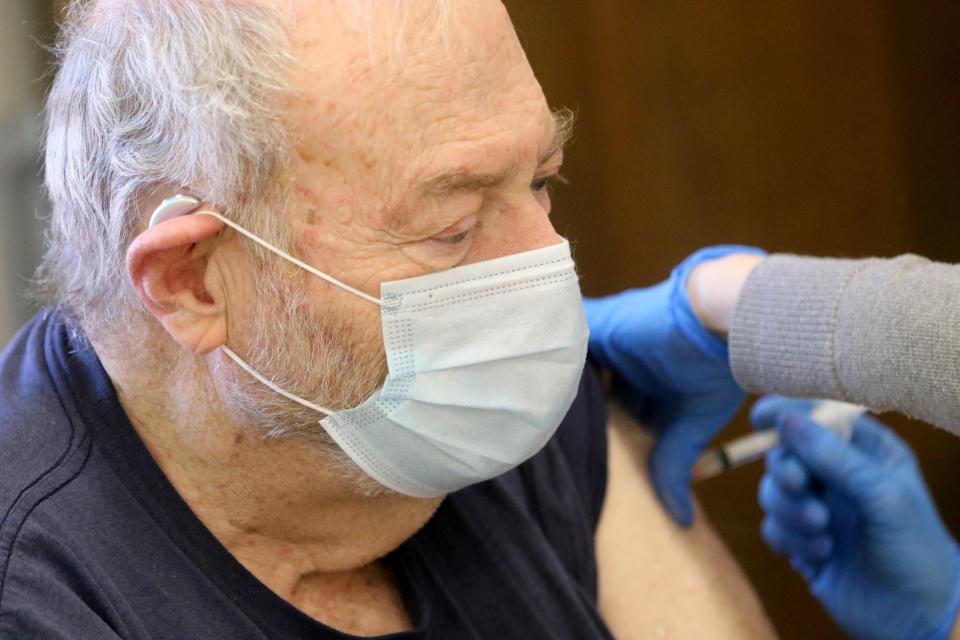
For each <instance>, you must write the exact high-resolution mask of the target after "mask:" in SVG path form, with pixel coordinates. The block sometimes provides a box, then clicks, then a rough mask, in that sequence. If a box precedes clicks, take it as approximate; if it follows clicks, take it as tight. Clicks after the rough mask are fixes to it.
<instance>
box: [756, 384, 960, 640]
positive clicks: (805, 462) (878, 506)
mask: <svg viewBox="0 0 960 640" xmlns="http://www.w3.org/2000/svg"><path fill="white" fill-rule="evenodd" d="M810 408H811V403H810V402H809V401H800V400H788V399H786V398H776V397H771V398H765V399H764V400H761V401H760V402H758V403H757V405H756V406H755V407H754V409H753V414H752V415H753V419H754V422H755V423H756V424H757V425H758V426H760V427H773V426H776V427H777V428H778V429H779V430H780V437H781V446H780V447H778V448H776V449H774V450H773V451H771V452H770V453H769V454H768V456H767V469H766V474H765V475H764V477H763V480H762V481H761V483H760V490H759V494H760V505H761V506H762V507H763V509H764V511H765V512H766V517H765V519H764V521H763V537H764V538H765V539H766V541H767V542H768V544H770V546H771V547H773V548H774V549H775V550H777V551H779V552H781V553H784V554H786V555H787V556H789V557H790V560H791V563H792V564H793V566H794V568H795V569H797V571H799V572H800V574H801V575H803V577H804V578H805V579H806V581H807V584H808V585H809V586H810V590H811V591H812V592H813V594H814V595H815V596H816V597H817V598H818V599H819V600H820V602H821V603H822V604H823V606H824V607H825V608H826V609H827V611H829V612H830V614H831V615H832V616H833V618H834V619H835V620H836V621H837V622H838V623H839V624H840V626H842V627H843V628H844V629H845V630H846V631H847V632H849V633H850V634H851V635H853V636H854V637H855V638H890V639H891V640H911V639H929V640H933V639H941V638H947V637H948V636H949V635H950V631H951V629H952V627H953V625H954V621H955V619H956V615H957V609H958V605H960V582H958V581H960V551H958V548H957V544H956V542H955V541H954V540H953V538H952V537H951V536H950V534H949V533H948V532H947V530H946V527H944V525H943V522H942V521H941V520H940V516H939V515H938V513H937V509H936V507H935V506H934V504H933V500H932V499H931V497H930V494H929V492H928V490H927V487H926V485H925V484H924V482H923V479H922V477H921V474H920V470H919V468H918V466H917V463H916V460H915V458H914V456H913V452H912V451H910V449H909V447H907V445H906V444H905V443H904V442H903V441H902V440H900V438H899V437H897V436H896V434H894V433H893V431H891V430H890V429H888V428H887V427H885V426H884V425H883V424H881V423H880V422H878V421H877V420H875V419H873V418H871V417H869V416H863V417H862V418H860V419H858V420H856V421H855V422H854V424H853V437H852V439H851V441H850V442H846V441H844V440H843V439H842V438H840V437H838V436H837V435H836V434H834V433H833V432H831V431H828V430H827V429H825V428H821V427H819V426H817V425H816V424H815V423H813V422H811V421H810V419H809V418H808V417H807V415H808V414H809V411H810Z"/></svg>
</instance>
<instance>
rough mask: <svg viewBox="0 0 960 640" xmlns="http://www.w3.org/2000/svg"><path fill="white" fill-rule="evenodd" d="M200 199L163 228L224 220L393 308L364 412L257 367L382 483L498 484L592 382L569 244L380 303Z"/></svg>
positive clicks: (161, 215) (483, 266) (398, 487)
mask: <svg viewBox="0 0 960 640" xmlns="http://www.w3.org/2000/svg"><path fill="white" fill-rule="evenodd" d="M198 206H199V201H198V200H196V199H195V198H192V197H189V196H175V197H174V198H171V199H169V200H166V201H164V203H163V204H161V205H160V207H158V208H157V210H156V211H155V212H154V215H153V218H151V226H153V225H155V224H159V223H160V222H162V221H163V220H166V219H168V218H170V217H173V216H174V215H183V214H185V213H193V214H195V215H199V214H202V215H209V216H213V217H215V218H217V219H218V220H220V221H221V222H223V223H224V224H226V225H227V226H229V227H231V228H232V229H234V230H236V231H237V232H238V233H240V234H242V235H244V236H246V237H247V238H249V239H251V240H253V241H254V242H256V243H257V244H259V245H261V246H262V247H264V248H266V249H268V250H269V251H272V252H273V253H275V254H276V255H278V256H280V257H281V258H283V259H285V260H288V261H289V262H292V263H293V264H295V265H297V266H299V267H301V268H303V269H305V270H307V271H309V272H310V273H312V274H313V275H315V276H317V277H319V278H322V279H324V280H326V281H327V282H330V283H332V284H334V285H336V286H338V287H340V288H342V289H344V290H346V291H348V292H350V293H352V294H354V295H356V296H359V297H361V298H363V299H364V300H367V301H368V302H370V303H372V304H377V305H379V306H380V311H381V313H380V317H381V323H382V328H383V341H384V348H385V351H386V355H387V367H388V373H387V377H386V379H385V380H384V383H383V386H382V387H381V388H380V389H378V390H377V391H376V392H374V393H373V395H371V396H370V398H368V399H367V400H366V401H365V402H364V403H363V404H361V405H360V406H358V407H355V408H353V409H347V410H343V411H332V410H329V409H326V408H324V407H321V406H319V405H316V404H314V403H312V402H310V401H308V400H305V399H303V398H300V397H298V396H296V395H294V394H292V393H290V392H288V391H286V390H285V389H282V388H280V387H278V386H277V385H276V384H274V383H273V382H272V381H270V380H268V379H267V378H266V377H264V376H262V375H261V374H260V373H258V372H257V371H255V370H254V369H253V368H251V367H250V366H249V365H248V364H247V363H246V362H244V361H243V360H242V359H241V358H240V357H239V356H238V355H237V354H236V353H234V352H233V351H232V350H231V349H229V348H228V347H226V346H223V347H221V349H222V350H223V351H224V353H226V355H228V356H229V357H230V358H232V359H233V360H234V361H235V362H236V363H237V364H238V365H239V366H240V367H242V368H243V369H244V370H246V371H247V372H248V373H249V374H250V375H252V376H254V377H255V378H256V379H257V380H259V381H260V382H261V383H263V384H265V385H267V386H268V387H270V388H271V389H273V390H274V391H275V392H277V393H280V394H282V395H284V396H286V397H287V398H289V399H291V400H293V401H295V402H298V403H300V404H301V405H303V406H306V407H309V408H311V409H313V410H315V411H317V413H319V414H323V415H324V416H325V417H324V418H322V419H321V420H320V425H321V426H322V427H323V428H324V429H325V430H326V431H327V433H329V434H330V436H331V437H332V438H333V439H334V441H336V443H337V444H338V445H339V446H340V447H341V448H342V449H343V450H344V451H345V452H346V453H347V455H349V456H350V458H351V459H352V460H353V461H354V462H355V463H356V464H357V466H359V467H360V468H361V469H363V470H364V471H365V472H366V473H367V474H369V475H370V476H371V477H373V478H374V479H375V480H377V481H378V482H380V483H381V484H383V485H385V486H387V487H389V488H390V489H393V490H394V491H397V492H399V493H402V494H406V495H409V496H414V497H418V498H432V497H437V496H441V495H444V494H447V493H450V492H452V491H456V490H458V489H461V488H463V487H466V486H468V485H471V484H474V483H477V482H482V481H484V480H488V479H490V478H493V477H495V476H498V475H500V474H502V473H504V472H505V471H508V470H510V469H512V468H513V467H515V466H517V465H519V464H520V463H522V462H523V461H525V460H527V459H528V458H530V457H531V456H533V455H534V454H535V453H537V452H538V451H539V450H540V449H541V448H542V447H543V446H544V445H545V444H546V443H547V441H548V440H549V439H550V437H551V436H552V435H553V434H554V432H555V431H556V429H557V427H558V426H559V424H560V422H561V420H562V419H563V417H564V415H566V413H567V411H568V410H569V408H570V406H571V404H572V403H573V400H574V398H575V397H576V394H577V389H578V387H579V382H580V377H581V374H582V373H583V367H584V362H585V359H586V354H587V338H588V331H587V324H586V320H585V318H584V314H583V308H582V304H581V294H580V286H579V280H578V278H577V274H576V270H575V268H574V263H573V259H572V258H571V256H570V245H569V243H567V241H566V240H562V241H561V242H559V243H558V244H555V245H552V246H548V247H544V248H541V249H535V250H533V251H527V252H524V253H518V254H514V255H510V256H505V257H502V258H497V259H494V260H487V261H484V262H478V263H474V264H469V265H465V266H461V267H455V268H453V269H448V270H446V271H439V272H436V273H430V274H427V275H423V276H417V277H414V278H407V279H405V280H396V281H389V282H384V283H382V284H381V285H380V298H375V297H373V296H370V295H368V294H366V293H364V292H362V291H359V290H357V289H355V288H353V287H350V286H349V285H346V284H344V283H342V282H340V281H339V280H337V279H335V278H332V277H331V276H329V275H327V274H324V273H322V272H320V271H318V270H316V269H315V268H313V267H311V266H310V265H308V264H306V263H304V262H302V261H301V260H298V259H296V258H294V257H293V256H290V255H288V254H287V253H285V252H283V251H282V250H280V249H279V248H277V247H274V246H273V245H271V244H269V243H267V242H266V241H264V240H263V239H261V238H259V237H257V236H255V235H253V234H252V233H250V232H248V231H247V230H246V229H243V228H242V227H240V226H239V225H237V224H236V223H234V222H232V221H231V220H228V219H227V218H225V217H224V216H222V215H221V214H219V213H216V212H214V211H198V210H196V208H197V207H198Z"/></svg>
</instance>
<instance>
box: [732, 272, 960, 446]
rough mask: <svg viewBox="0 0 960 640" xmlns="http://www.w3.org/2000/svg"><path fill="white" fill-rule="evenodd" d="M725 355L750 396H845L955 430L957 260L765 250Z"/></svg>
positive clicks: (959, 356)
mask: <svg viewBox="0 0 960 640" xmlns="http://www.w3.org/2000/svg"><path fill="white" fill-rule="evenodd" d="M730 360H731V366H732V368H733V373H734V376H735V377H736V378H737V381H738V382H740V384H741V385H742V386H743V387H744V388H745V389H747V390H749V391H753V392H755V393H780V394H784V395H790V396H803V397H821V398H834V399H838V400H846V401H848V402H855V403H858V404H864V405H866V406H868V407H870V408H871V409H874V410H877V411H886V410H895V411H899V412H901V413H905V414H907V415H909V416H912V417H914V418H919V419H921V420H924V421H926V422H929V423H931V424H935V425H937V426H940V427H943V428H945V429H949V430H950V431H953V432H954V433H957V434H960V266H955V265H947V264H940V263H935V262H930V261H929V260H926V259H924V258H920V257H917V256H910V255H907V256H901V257H899V258H896V259H892V260H833V259H819V258H804V257H799V256H790V255H774V256H771V257H769V258H767V259H766V260H764V261H763V262H762V263H760V264H759V265H758V266H757V267H756V268H755V269H754V270H753V272H752V273H751V274H750V277H749V278H748V279H747V282H746V284H745V285H744V288H743V291H742V293H741V295H740V299H739V301H738V303H737V308H736V311H735V312H734V318H733V324H732V326H731V331H730Z"/></svg>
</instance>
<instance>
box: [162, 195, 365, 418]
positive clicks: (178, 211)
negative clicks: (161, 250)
mask: <svg viewBox="0 0 960 640" xmlns="http://www.w3.org/2000/svg"><path fill="white" fill-rule="evenodd" d="M199 204H200V201H199V200H197V199H196V198H194V197H193V196H188V195H184V194H178V195H175V196H173V197H171V198H167V199H166V200H164V201H163V202H162V203H160V206H158V207H157V208H156V210H155V211H154V212H153V215H152V216H151V218H150V226H151V227H155V226H156V225H158V224H160V223H162V222H165V221H167V220H169V219H171V218H176V217H178V216H182V215H186V214H195V215H205V216H210V217H212V218H216V219H217V220H219V221H220V222H222V223H223V224H225V225H227V226H228V227H230V228H231V229H233V230H234V231H236V232H237V233H239V234H241V235H243V236H245V237H247V238H249V239H250V240H252V241H254V242H256V243H257V244H259V245H260V246H261V247H263V248H264V249H266V250H268V251H271V252H273V253H275V254H276V255H278V256H280V257H281V258H283V259H284V260H286V261H288V262H291V263H293V264H295V265H297V266H298V267H300V268H301V269H304V270H305V271H308V272H309V273H312V274H313V275H315V276H317V277H318V278H321V279H322V280H326V281H327V282H329V283H330V284H332V285H335V286H337V287H340V288H341V289H344V290H345V291H348V292H350V293H352V294H354V295H356V296H359V297H361V298H363V299H364V300H367V301H368V302H372V303H373V304H375V305H378V306H382V305H383V303H382V302H381V300H380V299H379V298H374V297H373V296H371V295H368V294H366V293H364V292H363V291H360V290H359V289H356V288H354V287H351V286H350V285H348V284H346V283H344V282H340V281H339V280H337V279H336V278H334V277H332V276H328V275H327V274H325V273H323V272H322V271H318V270H317V269H315V268H313V267H311V266H310V265H308V264H307V263H306V262H304V261H302V260H300V259H298V258H295V257H293V256H291V255H290V254H288V253H287V252H286V251H283V250H282V249H280V248H279V247H275V246H273V245H272V244H270V243H269V242H267V241H266V240H263V239H261V238H259V237H257V236H255V235H254V234H252V233H250V232H249V231H247V230H246V229H244V228H243V227H241V226H240V225H238V224H237V223H235V222H233V221H232V220H229V219H227V218H225V217H224V216H222V215H220V214H219V213H217V212H216V211H205V210H204V211H197V210H196V207H197V206H199ZM220 350H221V351H223V352H224V353H225V354H227V356H228V357H229V358H230V359H231V360H233V361H234V362H235V363H237V366H239V367H240V368H241V369H243V370H244V371H246V372H247V373H248V374H250V376H252V377H253V378H254V379H255V380H256V381H257V382H259V383H260V384H262V385H264V386H265V387H267V388H268V389H270V390H271V391H273V392H274V393H278V394H280V395H281V396H283V397H284V398H286V399H288V400H292V401H293V402H296V403H297V404H299V405H302V406H304V407H306V408H308V409H312V410H314V411H316V412H317V413H322V414H325V415H328V416H329V415H333V414H334V413H336V412H335V411H332V410H330V409H327V408H326V407H321V406H320V405H318V404H314V403H313V402H310V401H309V400H305V399H303V398H301V397H300V396H297V395H294V394H292V393H290V392H289V391H287V390H286V389H283V388H281V387H280V386H279V385H277V384H276V383H274V382H273V381H272V380H269V379H268V378H266V377H264V376H262V375H260V372H258V371H257V370H256V369H254V368H253V367H251V366H250V365H249V364H247V363H246V362H245V361H244V359H243V358H241V357H240V356H238V355H237V354H236V353H235V352H234V351H233V349H231V348H230V347H228V346H227V345H221V346H220Z"/></svg>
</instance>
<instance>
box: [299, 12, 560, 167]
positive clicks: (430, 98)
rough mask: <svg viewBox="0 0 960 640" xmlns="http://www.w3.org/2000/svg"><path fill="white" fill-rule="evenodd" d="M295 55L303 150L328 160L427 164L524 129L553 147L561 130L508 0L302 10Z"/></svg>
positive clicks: (300, 134) (300, 137)
mask: <svg viewBox="0 0 960 640" xmlns="http://www.w3.org/2000/svg"><path fill="white" fill-rule="evenodd" d="M294 55H295V56H296V58H297V59H298V61H299V68H298V69H297V71H296V73H295V78H294V89H295V92H296V96H297V97H296V98H295V99H294V103H295V104H294V105H292V108H291V112H292V114H293V115H292V117H294V119H295V122H294V126H295V128H296V130H297V135H298V140H299V143H300V146H301V152H302V155H303V154H304V153H306V154H307V155H309V156H310V157H317V156H324V157H325V161H326V162H334V163H336V162H348V161H349V159H350V158H354V159H360V158H363V160H362V161H365V162H370V161H372V160H374V159H377V160H382V159H383V158H385V157H386V156H389V155H391V154H392V155H398V156H399V155H406V156H412V155H417V154H421V155H422V154H429V153H430V152H431V150H436V149H438V148H439V147H442V146H443V145H447V144H457V143H459V142H464V141H468V140H470V139H482V138H484V137H485V136H488V135H492V134H491V132H495V131H518V130H520V129H524V127H526V129H527V130H531V131H532V130H533V129H536V128H538V127H539V129H540V131H537V132H535V133H532V134H531V135H537V136H540V137H543V133H542V129H543V128H544V127H545V126H549V124H550V122H551V121H550V118H549V112H548V109H547V105H546V101H545V99H544V97H543V93H542V91H541V89H540V86H539V84H538V83H537V81H536V78H535V77H534V75H533V72H532V70H531V69H530V66H529V64H528V62H527V59H526V56H525V54H524V52H523V49H522V47H521V46H520V43H519V41H518V39H517V36H516V33H515V31H514V29H513V25H512V24H511V22H510V18H509V16H508V15H507V12H506V10H505V8H504V7H503V5H502V3H501V2H500V1H499V0H469V1H464V0H447V1H446V2H444V0H423V1H418V2H381V1H379V0H376V1H373V0H369V1H363V0H360V1H359V2H358V1H357V0H353V1H352V2H344V3H339V2H309V3H304V5H303V6H302V7H301V9H300V10H299V12H298V15H297V21H296V27H295V34H294ZM546 136H547V137H549V133H547V134H546Z"/></svg>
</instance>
